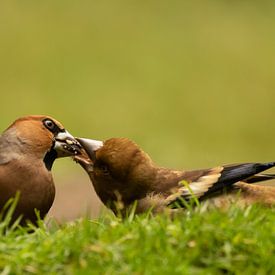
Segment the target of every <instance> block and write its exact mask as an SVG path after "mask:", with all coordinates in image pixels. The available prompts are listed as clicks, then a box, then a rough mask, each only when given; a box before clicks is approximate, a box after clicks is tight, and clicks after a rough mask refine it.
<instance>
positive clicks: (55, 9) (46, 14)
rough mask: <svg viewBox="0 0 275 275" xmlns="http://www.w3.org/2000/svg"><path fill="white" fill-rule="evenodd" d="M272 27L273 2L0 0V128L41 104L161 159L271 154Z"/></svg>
mask: <svg viewBox="0 0 275 275" xmlns="http://www.w3.org/2000/svg"><path fill="white" fill-rule="evenodd" d="M274 29H275V4H274V2H273V1H225V0H220V1H215V0H201V1H159V0H158V1H153V0H151V1H111V0H110V1H64V0H63V1H62V0H61V1H53V0H52V1H44V2H43V1H34V0H29V1H19V0H17V1H15V0H14V1H11V0H9V1H7V0H4V1H1V3H0V38H1V42H0V91H1V111H0V114H1V121H0V129H1V130H4V129H5V127H7V126H8V125H9V124H10V123H11V122H12V121H13V120H14V119H15V118H17V117H19V116H22V115H27V114H49V115H52V116H54V117H55V118H56V119H58V120H60V121H61V122H62V123H63V124H64V125H65V126H66V128H67V129H68V130H69V131H70V132H72V133H73V134H75V135H77V136H85V137H91V138H96V139H106V138H108V137H113V136H125V137H130V138H132V139H134V140H135V141H136V142H137V143H139V144H140V145H141V146H142V147H143V148H144V149H145V150H146V151H147V152H149V153H150V154H151V155H152V157H153V159H154V160H155V161H156V162H158V163H159V164H161V165H164V166H170V167H178V168H199V167H208V166H212V165H216V164H220V163H230V162H242V161H270V160H275V149H274V137H275V126H274V117H275V77H274V76H275V54H274V49H275V33H274ZM57 166H59V167H63V169H60V171H61V170H62V171H64V169H65V170H66V169H67V170H72V171H75V172H76V171H79V169H77V168H76V166H75V165H73V164H71V162H69V160H68V161H66V160H64V161H59V162H58V164H57ZM66 167H68V168H66ZM55 169H58V168H55Z"/></svg>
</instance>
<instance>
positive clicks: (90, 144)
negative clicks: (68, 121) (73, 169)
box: [76, 137, 103, 161]
mask: <svg viewBox="0 0 275 275" xmlns="http://www.w3.org/2000/svg"><path fill="white" fill-rule="evenodd" d="M76 140H77V141H78V142H79V143H80V145H81V146H82V147H83V148H84V150H85V151H86V152H87V154H88V156H89V157H90V159H91V160H92V161H94V160H95V151H97V150H98V149H100V148H101V147H102V146H103V142H102V141H101V140H93V139H88V138H79V137H76Z"/></svg>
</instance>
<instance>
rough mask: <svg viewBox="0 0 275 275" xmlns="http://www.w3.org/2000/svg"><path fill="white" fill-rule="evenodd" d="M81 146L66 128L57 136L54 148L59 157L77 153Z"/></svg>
mask: <svg viewBox="0 0 275 275" xmlns="http://www.w3.org/2000/svg"><path fill="white" fill-rule="evenodd" d="M81 148H82V147H81V145H80V143H79V142H78V141H77V140H76V139H75V137H73V136H72V135H71V134H70V133H69V132H67V131H66V130H65V131H63V132H59V133H58V134H57V135H56V136H55V143H54V149H55V151H56V152H57V157H59V158H61V157H68V156H73V155H77V154H79V153H80V151H81Z"/></svg>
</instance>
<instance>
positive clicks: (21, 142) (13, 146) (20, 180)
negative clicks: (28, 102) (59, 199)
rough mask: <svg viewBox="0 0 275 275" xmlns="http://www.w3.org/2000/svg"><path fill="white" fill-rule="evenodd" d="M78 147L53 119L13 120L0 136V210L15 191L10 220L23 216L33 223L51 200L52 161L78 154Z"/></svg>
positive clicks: (53, 190)
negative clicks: (37, 214) (15, 204)
mask: <svg viewBox="0 0 275 275" xmlns="http://www.w3.org/2000/svg"><path fill="white" fill-rule="evenodd" d="M80 151H81V145H80V144H79V143H78V142H77V141H76V140H75V138H74V137H73V136H72V135H71V134H69V133H68V132H67V131H66V130H65V129H64V127H63V126H62V125H61V124H60V123H59V122H58V121H56V120H55V119H53V118H51V117H48V116H27V117H22V118H19V119H17V120H16V121H15V122H13V123H12V124H11V125H10V126H9V127H8V128H7V129H6V130H5V131H4V132H3V133H2V135H1V136H0V209H2V208H3V206H4V205H5V203H6V202H7V201H8V200H9V199H10V198H12V197H14V196H15V194H16V192H17V191H19V193H20V194H19V195H20V197H19V201H18V204H17V207H16V209H15V212H14V216H13V219H16V218H17V217H18V216H20V215H23V219H22V222H21V223H22V224H24V223H25V222H26V220H30V221H31V222H33V223H35V221H36V220H37V217H36V214H35V211H34V209H37V210H39V212H40V216H41V218H44V216H45V215H46V214H47V212H48V211H49V209H50V207H51V206H52V203H53V200H54V196H55V186H54V182H53V177H52V173H51V168H52V165H53V162H54V160H55V159H56V158H59V157H66V156H72V155H75V154H78V153H80Z"/></svg>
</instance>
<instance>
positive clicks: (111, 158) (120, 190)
mask: <svg viewBox="0 0 275 275" xmlns="http://www.w3.org/2000/svg"><path fill="white" fill-rule="evenodd" d="M77 140H78V141H79V143H80V144H81V145H82V146H83V148H84V149H85V150H86V152H87V154H88V155H89V159H88V158H86V157H83V156H81V155H78V156H75V157H74V159H75V160H76V161H77V162H79V163H80V165H81V166H82V167H83V168H84V169H85V170H86V171H87V173H88V174H89V177H90V179H91V181H92V183H93V186H94V189H95V191H96V193H97V195H98V196H99V198H100V199H101V201H102V202H103V203H104V204H105V205H106V206H107V207H109V208H111V209H112V210H113V212H114V213H115V214H118V212H120V213H121V214H122V215H123V214H125V211H127V209H128V208H129V207H130V206H131V205H132V204H133V202H134V201H137V205H136V212H137V213H140V212H144V211H146V210H148V209H150V208H152V209H153V211H154V212H160V211H162V210H164V209H167V207H168V208H170V209H171V208H175V207H178V206H183V207H184V206H186V202H187V201H189V200H190V199H191V198H197V199H198V200H205V199H206V198H207V200H208V201H212V202H213V203H214V204H215V205H218V206H224V205H225V204H226V203H228V202H231V200H232V198H235V199H236V198H238V197H240V199H241V200H242V201H243V202H245V203H251V202H263V203H266V204H275V187H268V186H260V185H255V184H252V183H256V182H260V181H264V180H269V179H274V178H275V175H266V174H259V173H261V172H262V171H264V170H267V169H269V168H271V167H274V166H275V162H268V163H243V164H233V165H226V166H218V167H214V168H210V169H203V170H194V171H175V170H171V169H167V168H160V167H158V166H156V165H155V164H154V163H153V161H152V160H151V158H150V157H149V156H148V155H147V154H146V153H145V152H144V151H143V150H142V149H140V148H139V147H138V146H137V145H136V144H135V143H134V142H133V141H131V140H129V139H127V138H111V139H108V140H106V141H105V142H102V141H96V140H91V139H83V138H77ZM225 190H226V193H225V192H224V191H225ZM238 190H241V191H242V192H241V194H240V195H236V192H237V191H238ZM122 208H123V210H121V209H122Z"/></svg>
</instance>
